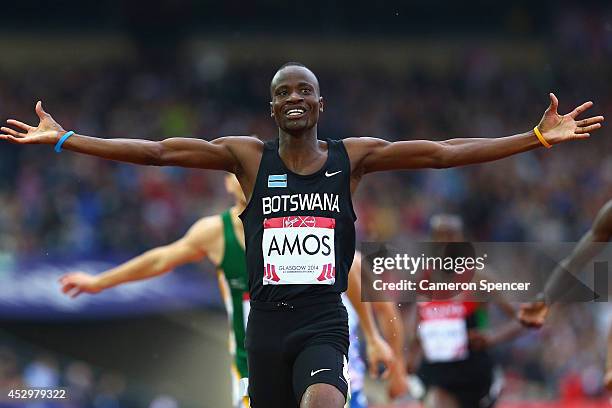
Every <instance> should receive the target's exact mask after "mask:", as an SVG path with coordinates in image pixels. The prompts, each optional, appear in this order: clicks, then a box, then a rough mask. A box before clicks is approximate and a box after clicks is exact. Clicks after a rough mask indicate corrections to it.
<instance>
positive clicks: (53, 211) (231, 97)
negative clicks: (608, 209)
mask: <svg viewBox="0 0 612 408" xmlns="http://www.w3.org/2000/svg"><path fill="white" fill-rule="evenodd" d="M549 35H550V38H546V39H545V40H544V41H543V43H544V44H545V47H544V49H545V51H546V54H545V57H544V58H545V60H546V61H548V63H547V64H545V65H541V64H536V63H534V64H522V65H520V66H516V67H515V66H507V65H503V64H501V63H500V58H499V55H497V54H496V52H495V47H488V48H480V47H470V46H466V47H465V49H464V52H463V53H462V54H461V58H459V59H458V60H456V61H454V63H453V64H452V65H451V66H444V67H439V69H437V70H428V69H424V68H422V67H419V66H416V67H414V68H412V69H409V70H407V71H406V72H404V73H396V74H389V73H384V74H381V72H379V71H377V70H374V69H372V68H363V69H359V67H351V72H350V73H346V72H345V71H344V70H343V67H341V66H338V67H336V68H334V69H330V68H325V69H317V67H316V66H313V69H314V70H315V72H316V74H317V75H318V77H319V80H320V83H321V92H322V95H323V96H324V97H325V100H326V103H327V105H326V110H325V113H324V114H323V115H322V116H321V122H320V126H319V137H320V138H344V137H348V136H376V137H381V138H384V139H387V140H411V139H432V140H442V139H447V138H455V137H497V136H503V135H510V134H515V133H520V132H525V131H528V130H530V129H531V128H533V126H535V125H536V124H537V122H538V121H539V119H540V117H541V115H542V114H543V112H544V109H545V108H546V107H547V104H548V96H547V95H548V92H549V91H555V92H556V94H557V96H558V97H559V99H560V101H561V106H560V110H561V112H562V113H566V112H568V111H569V110H571V109H573V108H574V106H575V105H577V104H578V103H581V102H583V101H585V100H593V101H594V102H595V107H594V108H593V109H592V111H591V112H589V116H590V115H595V114H604V115H605V114H606V113H607V112H610V111H612V95H610V93H609V92H607V91H608V88H609V86H608V79H609V73H610V72H612V30H611V29H610V27H609V25H607V24H604V23H601V22H600V20H596V21H592V20H591V19H590V18H589V17H584V16H582V17H581V16H579V15H575V14H573V13H571V12H568V13H567V14H562V15H561V16H560V18H559V19H558V21H557V26H556V27H554V28H553V29H552V30H551V32H550V33H549ZM525 41H527V39H526V40H525ZM407 52H410V50H407ZM302 62H303V63H305V64H307V65H308V61H302ZM276 68H277V67H275V66H270V65H269V64H264V63H257V62H254V63H253V64H252V65H249V66H246V65H240V66H233V65H229V64H228V63H227V62H226V61H224V60H223V59H222V58H220V57H218V56H217V57H215V56H204V57H201V56H186V57H184V60H183V61H180V62H179V63H177V64H176V66H175V67H174V69H172V70H167V69H156V67H155V66H151V65H150V64H147V63H146V62H144V61H139V60H138V59H136V60H134V59H132V60H130V61H129V62H125V63H116V62H113V63H110V62H109V63H108V64H106V65H105V64H96V65H95V66H92V65H87V64H84V65H82V66H80V65H79V66H76V65H72V64H66V65H65V66H63V67H58V69H57V70H53V71H45V72H40V70H37V68H36V66H26V67H24V68H23V70H21V71H19V72H18V73H17V74H15V73H13V74H11V73H9V72H4V71H2V70H1V69H0V113H1V114H0V116H1V117H2V119H3V120H4V119H6V118H8V117H13V118H17V119H20V120H23V121H25V122H29V123H31V124H36V123H37V120H36V117H35V116H34V114H33V108H34V104H35V102H36V100H38V99H42V100H43V102H44V107H45V109H46V110H47V111H48V112H49V113H51V114H52V115H53V116H54V118H55V119H56V120H57V121H58V122H59V123H60V124H62V125H63V127H64V128H65V129H74V130H75V131H77V132H78V133H81V134H87V135H95V136H99V137H124V138H145V139H152V140H160V139H163V138H168V137H174V136H186V137H198V138H204V139H207V140H211V139H214V138H216V137H219V136H224V135H256V136H257V137H260V138H262V139H265V140H268V139H271V138H274V137H275V134H276V130H275V125H274V122H273V119H271V118H270V115H269V107H268V101H269V99H270V97H269V88H268V86H269V81H270V79H271V77H272V75H273V73H274V71H275V69H276ZM609 133H610V132H609V129H608V128H606V127H604V129H603V130H601V131H599V132H597V133H596V134H594V135H593V136H592V138H591V140H589V141H580V142H571V143H567V144H564V145H562V146H555V147H554V148H553V149H551V150H545V149H539V150H537V151H533V152H529V153H526V154H521V155H519V156H516V157H512V158H508V159H505V160H502V161H500V162H497V163H493V164H486V165H477V166H469V167H466V168H459V169H449V170H419V171H405V172H392V173H384V174H375V175H371V176H368V177H367V178H366V179H365V180H364V181H363V184H362V185H361V187H360V190H359V192H358V193H357V196H356V197H355V200H354V202H355V208H356V212H357V215H358V217H359V220H358V238H359V239H360V240H403V239H409V240H419V239H426V237H427V234H428V220H429V218H430V217H431V215H433V214H435V213H439V212H442V211H444V212H453V213H456V214H459V215H461V216H462V217H463V218H464V220H465V225H466V228H467V230H468V231H467V232H468V236H469V237H470V238H471V239H474V240H478V241H576V240H577V239H578V238H579V237H580V236H581V234H582V233H584V231H585V230H586V229H587V228H588V227H589V226H590V224H591V222H592V220H593V218H594V216H595V214H596V212H597V210H598V209H599V208H600V207H601V205H602V204H603V203H604V202H605V201H607V200H608V199H609V198H611V197H612V157H611V156H610V155H609V154H608V151H609V149H610V146H611V144H612V141H611V140H610V137H609ZM0 171H1V174H3V177H2V179H1V180H0V208H2V211H0V255H2V254H3V253H4V255H7V254H9V255H11V256H16V257H21V256H22V257H26V256H44V255H47V254H53V255H59V256H62V255H66V256H83V257H86V256H90V255H94V254H102V253H104V254H107V253H119V254H135V253H137V252H139V251H142V250H145V249H148V248H151V247H153V246H157V245H160V244H164V243H168V242H169V241H171V240H174V239H176V238H178V237H179V236H181V235H182V234H183V233H184V232H185V231H186V230H187V228H188V227H189V226H190V225H191V224H192V223H193V222H194V221H195V220H196V219H198V218H199V217H201V216H203V215H208V214H213V213H218V212H220V211H221V210H222V209H223V208H225V207H226V206H227V205H229V204H230V198H229V197H228V196H227V194H225V192H224V188H223V182H222V177H221V173H219V172H213V171H208V172H205V171H200V170H195V169H180V168H147V167H137V166H132V165H128V164H119V163H113V162H108V161H103V160H98V159H95V158H90V157H86V156H82V155H77V154H73V153H70V152H67V151H66V152H63V153H61V154H60V155H57V154H55V153H54V152H53V151H52V148H51V147H49V146H30V147H27V148H24V147H20V146H14V145H9V144H7V143H2V144H0ZM596 320H597V319H596V318H595V317H594V312H593V308H592V307H589V306H585V305H582V306H576V307H575V308H574V309H571V311H569V312H567V314H565V315H564V316H563V319H561V318H557V319H553V320H552V322H551V324H550V325H549V328H548V329H547V330H543V331H540V332H533V333H530V334H529V335H528V336H526V337H523V338H522V339H521V340H519V341H517V342H516V343H515V344H514V345H513V346H512V347H511V348H510V349H509V352H508V353H505V356H506V359H505V363H506V364H507V366H508V372H509V373H510V377H509V378H510V379H511V380H512V379H513V378H514V380H516V381H514V382H512V381H511V382H510V383H509V384H516V383H517V382H521V381H528V380H533V381H534V382H535V383H537V384H540V385H539V386H538V387H540V388H537V389H536V391H534V393H535V394H537V395H542V393H544V394H546V393H554V392H556V391H557V390H558V388H556V387H557V385H558V384H565V385H564V387H565V388H563V389H568V390H571V389H573V388H572V387H574V388H576V387H577V386H576V384H578V385H579V389H580V392H581V393H583V394H586V395H596V394H598V393H600V392H601V387H600V385H601V375H602V362H603V354H602V353H603V349H602V344H603V341H602V339H601V338H600V339H597V338H596V336H591V335H586V333H592V330H598V327H603V325H598V323H597V321H596ZM11 353H12V352H11V351H10V350H9V351H7V350H3V351H2V355H1V359H2V361H0V363H2V364H3V366H2V367H0V368H2V371H1V372H0V374H2V375H3V377H2V378H0V381H2V382H6V381H10V378H9V379H8V380H7V378H5V375H6V373H7V371H6V364H7V363H6V361H9V363H10V361H11V360H15V358H16V357H15V356H14V355H11ZM570 355H571V356H573V358H572V360H571V362H570V361H567V360H565V359H562V360H560V359H559V356H570ZM7 356H8V357H7ZM7 359H8V360H7ZM37 361H39V360H38V359H36V360H34V361H33V362H32V363H31V364H30V365H29V366H27V367H24V371H23V372H22V373H17V372H14V374H15V375H18V377H16V378H15V379H14V380H15V381H17V382H23V381H28V378H29V376H30V375H31V376H34V377H36V376H37V375H41V376H45V375H46V376H49V375H50V374H49V373H50V371H49V368H48V366H49V365H48V364H47V363H45V364H47V369H45V370H46V371H45V370H42V371H41V370H40V367H39V366H40V364H42V363H40V364H39V366H33V365H34V364H38V363H37ZM40 361H42V360H40ZM11 364H12V363H11ZM51 365H53V364H51ZM73 365H74V367H72V368H70V369H66V371H65V373H64V374H62V375H64V376H65V381H70V379H69V378H70V373H71V372H76V371H75V370H81V371H83V370H88V368H86V367H85V368H84V367H83V366H80V365H78V363H74V364H73ZM51 371H53V370H51ZM79 372H80V371H79ZM28 373H31V374H28ZM40 373H42V374H40ZM53 373H55V374H53V375H54V376H55V377H54V381H60V377H59V375H60V374H59V372H58V371H57V370H55V371H53ZM513 375H514V376H515V377H513ZM77 377H79V378H81V377H82V378H90V376H88V375H85V376H83V375H82V374H79V375H78V376H77ZM61 381H64V380H61ZM92 381H93V380H92ZM109 381H110V380H109ZM114 381H115V382H114V383H113V384H115V383H116V382H117V381H116V379H115V380H114ZM111 382H112V381H111ZM105 383H106V382H105V381H102V379H100V384H99V386H100V387H102V386H103V385H104V384H105ZM115 385H116V384H115ZM109 386H110V385H109ZM525 389H526V388H525V387H523V388H522V390H523V391H522V392H523V393H524V392H526V391H525ZM568 392H569V391H568ZM95 406H96V407H107V406H108V407H111V406H115V405H112V404H111V405H95Z"/></svg>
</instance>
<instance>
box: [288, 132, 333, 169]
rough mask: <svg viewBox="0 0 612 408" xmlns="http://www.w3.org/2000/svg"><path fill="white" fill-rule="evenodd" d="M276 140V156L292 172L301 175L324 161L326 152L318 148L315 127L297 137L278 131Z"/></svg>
mask: <svg viewBox="0 0 612 408" xmlns="http://www.w3.org/2000/svg"><path fill="white" fill-rule="evenodd" d="M278 138H279V141H278V154H279V155H280V157H281V159H282V160H283V162H284V163H285V165H286V166H288V167H289V169H290V170H291V171H293V172H296V173H303V172H304V171H307V170H308V169H309V168H310V167H312V166H313V164H314V166H315V167H316V168H318V167H320V165H321V163H320V162H321V161H324V160H325V157H326V151H324V150H322V149H321V148H320V146H319V140H318V139H317V127H316V126H314V127H313V128H311V129H308V130H306V131H304V132H302V133H300V134H298V135H294V134H289V133H287V132H285V131H283V130H282V129H279V136H278ZM317 163H318V164H319V165H318V166H317Z"/></svg>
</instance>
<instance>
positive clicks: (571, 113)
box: [568, 101, 593, 119]
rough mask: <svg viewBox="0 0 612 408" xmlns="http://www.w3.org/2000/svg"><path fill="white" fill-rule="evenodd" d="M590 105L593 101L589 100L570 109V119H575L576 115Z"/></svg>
mask: <svg viewBox="0 0 612 408" xmlns="http://www.w3.org/2000/svg"><path fill="white" fill-rule="evenodd" d="M591 106H593V102H591V101H588V102H585V103H583V104H582V105H580V106H578V107H577V108H576V109H574V110H573V111H571V112H570V113H569V114H568V115H569V117H571V118H572V119H575V118H576V117H577V116H578V115H580V114H581V113H582V112H584V111H586V110H587V109H589V108H590V107H591Z"/></svg>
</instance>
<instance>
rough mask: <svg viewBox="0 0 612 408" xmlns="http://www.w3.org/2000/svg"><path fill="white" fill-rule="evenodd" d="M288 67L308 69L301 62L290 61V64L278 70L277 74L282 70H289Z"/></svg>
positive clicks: (286, 63)
mask: <svg viewBox="0 0 612 408" xmlns="http://www.w3.org/2000/svg"><path fill="white" fill-rule="evenodd" d="M287 67H304V68H306V69H308V67H307V66H306V65H304V64H302V63H301V62H297V61H289V62H285V63H284V64H283V65H282V66H281V67H280V68H279V69H277V70H276V72H278V71H280V70H281V69H284V68H287Z"/></svg>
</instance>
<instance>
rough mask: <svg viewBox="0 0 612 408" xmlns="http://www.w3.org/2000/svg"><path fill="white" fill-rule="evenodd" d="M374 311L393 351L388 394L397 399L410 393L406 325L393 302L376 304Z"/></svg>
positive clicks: (374, 304) (373, 305) (373, 306)
mask: <svg viewBox="0 0 612 408" xmlns="http://www.w3.org/2000/svg"><path fill="white" fill-rule="evenodd" d="M372 309H373V310H374V314H375V316H376V321H377V322H378V325H379V326H380V331H381V332H382V335H383V337H384V338H385V340H387V342H388V343H389V345H390V346H391V349H392V350H393V356H394V362H393V365H392V366H391V367H390V368H389V383H388V387H387V393H388V394H389V398H391V399H395V398H398V397H401V396H402V395H404V394H406V393H407V392H408V384H407V382H406V360H405V358H404V324H403V322H402V317H401V316H400V313H399V310H398V308H397V306H396V305H395V303H393V302H374V303H372Z"/></svg>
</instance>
